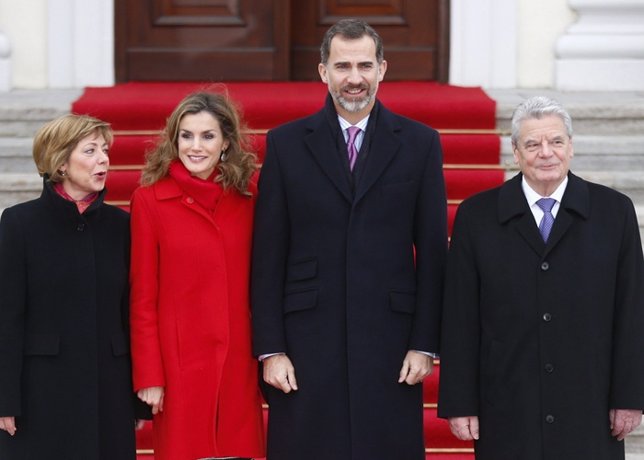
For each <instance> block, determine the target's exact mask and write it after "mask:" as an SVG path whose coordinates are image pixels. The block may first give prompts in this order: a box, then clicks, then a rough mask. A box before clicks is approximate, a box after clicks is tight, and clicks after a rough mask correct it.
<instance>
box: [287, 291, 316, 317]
mask: <svg viewBox="0 0 644 460" xmlns="http://www.w3.org/2000/svg"><path fill="white" fill-rule="evenodd" d="M317 302H318V291H317V289H315V290H310V291H300V292H291V293H289V294H286V296H285V297H284V313H290V312H293V311H301V310H308V309H309V308H313V307H315V305H316V304H317Z"/></svg>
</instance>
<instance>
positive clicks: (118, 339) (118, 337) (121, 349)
mask: <svg viewBox="0 0 644 460" xmlns="http://www.w3.org/2000/svg"><path fill="white" fill-rule="evenodd" d="M129 352H130V347H129V344H128V343H127V339H126V338H125V334H123V333H122V332H117V333H116V334H114V335H112V354H114V356H123V355H127V354H128V353H129Z"/></svg>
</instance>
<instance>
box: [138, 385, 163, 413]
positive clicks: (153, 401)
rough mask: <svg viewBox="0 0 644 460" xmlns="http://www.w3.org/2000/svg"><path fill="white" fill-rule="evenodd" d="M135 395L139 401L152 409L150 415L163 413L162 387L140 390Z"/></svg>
mask: <svg viewBox="0 0 644 460" xmlns="http://www.w3.org/2000/svg"><path fill="white" fill-rule="evenodd" d="M136 394H137V396H138V397H139V399H140V400H141V401H143V402H144V403H146V404H147V405H148V406H150V407H152V415H156V414H158V413H159V412H163V395H164V390H163V387H149V388H142V389H140V390H139V391H138V392H137V393H136Z"/></svg>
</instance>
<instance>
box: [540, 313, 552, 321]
mask: <svg viewBox="0 0 644 460" xmlns="http://www.w3.org/2000/svg"><path fill="white" fill-rule="evenodd" d="M542 318H543V320H544V321H545V322H546V323H547V322H550V320H551V319H552V315H551V314H550V313H544V314H543V316H542Z"/></svg>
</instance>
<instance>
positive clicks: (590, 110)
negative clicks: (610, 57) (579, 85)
mask: <svg viewBox="0 0 644 460" xmlns="http://www.w3.org/2000/svg"><path fill="white" fill-rule="evenodd" d="M486 92H487V93H488V95H489V96H490V97H491V98H493V99H494V100H496V101H497V106H496V114H497V128H499V129H500V130H502V131H505V132H509V131H510V120H511V118H512V112H513V111H514V109H515V108H516V106H517V105H519V104H520V103H521V101H523V100H524V99H525V98H528V97H531V96H538V95H542V96H548V97H551V98H553V99H556V100H557V101H559V102H560V103H561V104H562V105H563V106H564V107H565V108H566V110H568V112H569V113H570V116H571V117H572V124H573V131H574V136H575V137H576V136H577V135H580V134H588V135H605V136H615V135H625V136H627V135H638V134H641V133H644V93H642V92H634V91H592V92H590V91H570V92H561V91H555V90H551V89H486Z"/></svg>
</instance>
